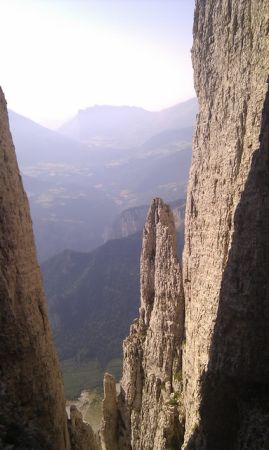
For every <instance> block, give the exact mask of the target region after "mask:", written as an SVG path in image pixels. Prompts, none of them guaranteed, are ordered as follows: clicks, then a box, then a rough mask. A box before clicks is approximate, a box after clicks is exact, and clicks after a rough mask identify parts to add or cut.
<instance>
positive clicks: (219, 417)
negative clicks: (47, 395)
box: [183, 0, 269, 450]
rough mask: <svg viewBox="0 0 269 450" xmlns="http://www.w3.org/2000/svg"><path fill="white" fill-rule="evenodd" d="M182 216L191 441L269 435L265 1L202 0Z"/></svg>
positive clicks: (268, 51) (264, 441)
mask: <svg viewBox="0 0 269 450" xmlns="http://www.w3.org/2000/svg"><path fill="white" fill-rule="evenodd" d="M192 52H193V65H194V75H195V88H196V92H197V96H198V99H199V108H200V111H199V115H198V121H197V128H196V134H195V138H194V148H193V160H192V167H191V172H190V182H189V187H188V200H187V210H186V224H185V251H184V263H183V265H184V270H183V279H184V291H185V305H186V318H185V327H186V346H185V348H184V356H183V367H184V373H183V380H184V404H185V412H186V429H185V443H184V447H185V448H188V449H199V450H200V449H201V450H202V449H207V450H211V449H212V450H216V449H218V450H222V449H223V450H229V449H240V450H241V449H265V448H268V445H269V444H268V442H269V327H268V323H269V277H268V274H267V272H268V267H269V239H268V236H269V160H268V156H269V151H268V150H269V148H268V146H269V95H268V74H269V1H268V0H255V1H254V0H232V1H231V0H197V1H196V10H195V17H194V44H193V51H192Z"/></svg>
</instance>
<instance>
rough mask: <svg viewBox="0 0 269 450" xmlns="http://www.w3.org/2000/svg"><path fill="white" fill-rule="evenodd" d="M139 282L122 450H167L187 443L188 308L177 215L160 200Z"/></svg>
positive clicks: (123, 401) (128, 346)
mask: <svg viewBox="0 0 269 450" xmlns="http://www.w3.org/2000/svg"><path fill="white" fill-rule="evenodd" d="M140 277H141V307H140V314H139V319H137V320H136V321H135V322H134V324H133V325H132V326H131V330H130V335H129V337H128V338H127V339H126V340H125V341H124V347H123V348H124V362H123V378H122V382H121V395H120V397H119V410H120V420H119V448H120V449H121V450H122V449H130V448H132V450H142V449H143V450H146V449H147V450H164V449H168V448H174V447H173V446H174V445H175V443H177V442H180V441H181V440H182V438H183V429H182V422H181V417H180V412H181V403H180V392H181V388H182V373H181V352H182V351H181V346H182V342H183V332H184V330H183V328H184V325H183V318H184V302H183V290H182V280H181V268H180V265H179V263H178V260H177V255H176V230H175V225H174V218H173V213H172V211H171V209H170V208H169V206H167V205H165V204H164V203H163V202H162V200H160V199H155V200H154V201H153V203H152V205H151V208H150V211H149V214H148V217H147V221H146V225H145V228H144V235H143V248H142V255H141V264H140Z"/></svg>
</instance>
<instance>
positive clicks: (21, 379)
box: [0, 88, 99, 450]
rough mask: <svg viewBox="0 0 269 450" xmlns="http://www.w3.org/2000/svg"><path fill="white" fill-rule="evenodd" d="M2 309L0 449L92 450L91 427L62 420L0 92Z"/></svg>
mask: <svg viewBox="0 0 269 450" xmlns="http://www.w3.org/2000/svg"><path fill="white" fill-rule="evenodd" d="M0 305H1V308H0V448H1V450H2V449H7V450H71V447H72V450H97V449H98V448H99V447H98V442H97V440H96V439H95V437H94V434H93V432H92V430H91V428H90V427H89V426H87V425H86V424H84V423H83V421H82V419H81V416H80V413H78V412H77V411H76V409H75V408H74V407H72V408H71V419H70V421H67V415H66V411H65V399H64V392H63V382H62V375H61V372H60V368H59V363H58V360H57V357H56V353H55V350H54V347H53V343H52V336H51V331H50V327H49V322H48V317H47V309H46V305H45V299H44V293H43V288H42V279H41V274H40V269H39V266H38V264H37V259H36V250H35V243H34V238H33V232H32V222H31V218H30V212H29V205H28V201H27V197H26V195H25V192H24V189H23V186H22V181H21V177H20V174H19V170H18V165H17V160H16V155H15V150H14V146H13V143H12V138H11V134H10V131H9V124H8V115H7V109H6V101H5V98H4V95H3V92H2V90H1V88H0ZM68 422H69V423H68ZM68 426H69V431H70V436H71V444H70V437H69V433H68Z"/></svg>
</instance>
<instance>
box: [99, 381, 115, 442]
mask: <svg viewBox="0 0 269 450" xmlns="http://www.w3.org/2000/svg"><path fill="white" fill-rule="evenodd" d="M118 415H119V413H118V404H117V392H116V383H115V379H114V378H113V376H112V375H110V374H109V373H105V376H104V400H103V411H102V424H101V446H102V450H119V437H118Z"/></svg>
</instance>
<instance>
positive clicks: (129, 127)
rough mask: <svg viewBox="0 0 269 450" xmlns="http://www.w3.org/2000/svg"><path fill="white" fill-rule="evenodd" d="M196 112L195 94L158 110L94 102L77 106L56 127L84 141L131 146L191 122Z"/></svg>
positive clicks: (188, 124) (183, 126)
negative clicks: (79, 108)
mask: <svg viewBox="0 0 269 450" xmlns="http://www.w3.org/2000/svg"><path fill="white" fill-rule="evenodd" d="M196 113H197V100H196V98H192V99H190V100H187V101H186V102H182V103H179V104H177V105H175V106H173V107H171V108H167V109H164V110H161V111H157V112H151V111H147V110H145V109H143V108H137V107H130V106H107V105H103V106H98V105H97V106H93V107H90V108H86V109H84V110H79V111H78V113H77V115H76V116H75V117H74V118H72V119H71V120H69V121H67V122H66V123H64V124H63V125H62V126H61V127H60V128H59V131H60V132H61V133H62V134H64V135H66V136H69V137H72V138H75V139H77V140H78V141H80V142H83V143H91V144H92V143H95V144H96V145H109V146H116V147H119V146H120V147H121V148H122V147H134V146H137V145H142V144H143V143H144V142H145V141H147V140H148V139H150V138H151V137H152V136H153V135H154V134H158V133H160V132H162V131H165V130H167V129H178V128H186V127H188V126H190V124H193V123H194V120H195V117H196Z"/></svg>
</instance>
